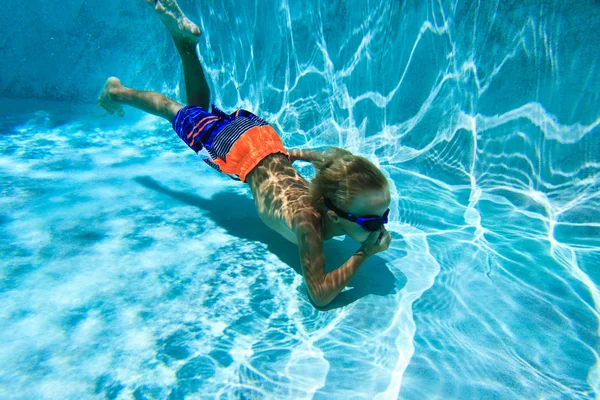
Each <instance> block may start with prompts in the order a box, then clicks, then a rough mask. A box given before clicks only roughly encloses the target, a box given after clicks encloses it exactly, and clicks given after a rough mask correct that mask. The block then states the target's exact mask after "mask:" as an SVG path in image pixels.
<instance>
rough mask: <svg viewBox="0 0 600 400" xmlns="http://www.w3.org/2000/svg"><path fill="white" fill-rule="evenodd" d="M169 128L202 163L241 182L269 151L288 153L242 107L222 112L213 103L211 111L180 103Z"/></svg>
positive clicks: (267, 128)
mask: <svg viewBox="0 0 600 400" xmlns="http://www.w3.org/2000/svg"><path fill="white" fill-rule="evenodd" d="M173 129H174V130H175V132H177V135H179V137H180V138H181V139H182V140H183V141H184V142H185V143H186V144H187V145H188V146H189V147H190V148H191V149H192V150H194V151H195V152H196V153H199V154H200V155H201V156H202V158H203V160H204V162H205V163H207V164H208V165H210V166H211V167H212V168H214V169H216V170H217V171H219V172H222V173H225V174H228V175H229V176H230V177H232V178H233V179H236V180H241V181H242V182H245V181H246V176H247V175H248V174H249V173H250V171H252V169H254V167H256V165H257V164H258V163H259V162H260V161H261V160H262V159H264V158H265V157H267V156H268V155H269V154H273V153H282V154H285V155H286V156H287V155H288V153H287V151H286V150H285V147H284V146H283V143H282V142H281V138H280V137H279V135H278V134H277V132H276V131H275V130H274V129H273V128H272V127H271V126H270V125H269V124H268V123H267V122H266V121H265V120H263V119H261V118H259V117H257V116H256V115H254V114H252V113H251V112H250V111H246V110H237V111H236V112H234V113H232V114H226V113H224V112H223V111H221V110H220V109H218V108H217V107H216V106H215V105H214V104H213V106H212V112H208V111H207V110H206V109H204V108H202V107H200V106H189V107H183V108H182V109H180V110H179V111H178V112H177V114H176V115H175V118H174V119H173Z"/></svg>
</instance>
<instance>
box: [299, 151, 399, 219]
mask: <svg viewBox="0 0 600 400" xmlns="http://www.w3.org/2000/svg"><path fill="white" fill-rule="evenodd" d="M312 164H313V165H314V167H315V168H316V170H317V174H316V175H315V177H314V178H313V180H312V181H311V183H310V198H311V201H312V202H313V203H314V202H316V201H317V200H319V199H320V198H321V197H324V196H325V197H327V198H329V199H330V200H331V201H332V202H333V203H334V204H335V205H336V206H337V207H339V208H341V209H343V210H346V209H348V207H350V204H351V203H352V201H353V200H354V199H355V198H356V197H357V196H358V195H359V194H361V193H363V192H365V191H369V190H374V191H377V190H384V189H387V188H388V187H389V186H388V181H387V179H386V177H385V175H383V173H382V172H381V171H380V170H379V168H377V167H376V166H375V164H373V163H372V162H371V161H369V160H367V159H366V158H364V157H361V156H356V155H354V154H352V153H351V152H349V151H348V150H344V149H340V148H339V147H328V148H327V150H326V151H324V152H323V153H322V154H321V157H320V159H319V160H315V161H312Z"/></svg>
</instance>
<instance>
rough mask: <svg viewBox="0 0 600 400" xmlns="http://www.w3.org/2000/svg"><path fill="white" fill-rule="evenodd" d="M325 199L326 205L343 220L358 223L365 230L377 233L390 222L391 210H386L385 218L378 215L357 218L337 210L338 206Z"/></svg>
mask: <svg viewBox="0 0 600 400" xmlns="http://www.w3.org/2000/svg"><path fill="white" fill-rule="evenodd" d="M324 199H325V205H326V206H327V208H329V209H330V210H331V211H333V212H335V213H336V214H337V215H338V216H340V217H341V218H344V219H347V220H348V221H352V222H356V223H357V224H358V225H360V226H361V227H362V228H363V229H365V230H367V231H370V232H375V231H377V230H379V228H381V227H382V226H383V224H387V222H388V215H389V213H390V209H389V208H388V209H387V210H386V212H384V213H383V216H381V217H379V216H377V215H366V216H364V217H355V216H354V215H352V214H350V213H347V212H344V211H342V210H340V209H339V208H337V207H336V206H334V205H333V203H332V202H331V200H329V199H328V198H327V197H324Z"/></svg>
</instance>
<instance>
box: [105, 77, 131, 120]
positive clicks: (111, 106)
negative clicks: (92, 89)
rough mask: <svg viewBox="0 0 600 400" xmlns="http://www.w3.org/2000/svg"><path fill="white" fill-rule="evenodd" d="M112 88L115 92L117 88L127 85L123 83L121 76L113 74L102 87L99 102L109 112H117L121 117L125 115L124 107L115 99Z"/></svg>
mask: <svg viewBox="0 0 600 400" xmlns="http://www.w3.org/2000/svg"><path fill="white" fill-rule="evenodd" d="M111 89H112V90H113V92H114V90H115V89H125V86H123V85H121V81H120V80H119V78H115V77H114V76H111V77H110V78H108V79H107V80H106V83H105V84H104V87H103V88H102V92H101V93H100V97H99V98H98V104H99V105H100V106H101V107H102V108H104V109H105V110H106V111H108V112H109V113H111V114H114V113H117V115H118V116H119V117H123V116H125V113H124V112H123V107H121V105H120V104H119V103H117V102H116V101H115V99H114V97H113V95H112V94H111Z"/></svg>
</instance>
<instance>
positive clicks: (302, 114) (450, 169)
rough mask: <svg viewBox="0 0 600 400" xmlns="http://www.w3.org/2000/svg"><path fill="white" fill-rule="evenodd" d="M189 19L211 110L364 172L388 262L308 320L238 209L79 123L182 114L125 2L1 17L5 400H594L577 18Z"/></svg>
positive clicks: (595, 193) (287, 14)
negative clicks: (154, 112)
mask: <svg viewBox="0 0 600 400" xmlns="http://www.w3.org/2000/svg"><path fill="white" fill-rule="evenodd" d="M203 3H207V4H201V5H198V4H194V2H192V1H187V2H183V1H182V2H180V4H181V5H182V7H183V8H184V10H185V11H186V12H188V13H189V15H190V17H191V18H192V19H194V20H195V21H197V22H198V23H199V24H200V25H201V27H202V28H203V30H204V41H201V43H200V48H201V49H200V52H199V55H200V58H201V60H202V62H203V64H204V65H205V67H206V72H207V74H208V75H209V76H210V79H211V83H212V88H213V93H215V96H214V98H213V102H214V103H216V104H218V105H220V106H222V107H223V108H225V109H235V108H237V107H243V108H245V109H248V110H251V111H255V112H257V113H259V114H260V115H261V116H262V117H263V118H265V119H267V120H268V121H269V122H271V123H272V124H273V126H275V127H276V129H277V130H278V131H279V132H280V133H281V135H282V137H283V140H284V143H285V144H286V146H288V147H319V146H325V145H336V146H341V147H344V148H347V149H349V150H351V151H353V152H356V153H359V154H362V155H364V156H366V157H368V158H369V159H371V160H372V161H374V162H376V163H377V164H378V165H379V166H380V167H381V169H382V170H383V171H384V172H385V173H386V175H387V176H388V177H389V179H390V182H391V183H392V184H393V185H392V194H393V201H392V212H391V215H390V217H391V222H390V224H389V229H390V231H391V232H392V233H393V235H394V241H393V242H392V246H391V248H390V249H389V250H388V251H386V252H384V253H380V254H378V255H377V256H375V257H373V258H371V259H369V260H368V261H367V262H366V263H365V264H364V265H363V266H362V267H361V269H360V270H359V272H358V274H357V275H356V276H355V278H354V279H353V281H352V283H351V284H350V285H349V290H347V291H345V292H344V293H342V294H341V295H340V297H339V298H338V299H337V300H336V301H335V302H334V304H333V305H332V307H331V309H330V310H329V311H327V312H322V311H318V310H316V309H315V308H314V307H312V306H311V305H310V303H309V302H308V299H307V294H306V290H305V289H304V285H303V283H302V276H301V275H299V274H298V273H297V272H296V270H298V268H299V259H298V254H297V248H296V247H295V246H293V245H291V244H289V243H287V242H286V241H285V240H284V239H282V238H279V237H277V236H276V234H275V233H273V232H272V231H270V230H269V229H268V228H267V227H265V226H264V225H262V223H261V221H260V220H259V218H258V216H257V215H256V211H255V209H254V205H253V203H252V200H251V197H250V193H249V190H248V188H247V187H246V186H245V185H242V184H240V183H238V182H235V181H232V180H230V179H228V178H227V177H224V176H221V175H219V174H217V173H216V172H214V171H213V170H211V169H210V168H208V167H207V166H206V165H204V163H202V162H201V161H200V160H199V159H198V157H197V156H196V155H195V154H194V153H193V152H191V151H190V150H189V149H188V148H187V147H186V146H185V144H184V143H182V142H181V141H180V140H179V139H178V138H177V136H176V135H175V134H174V133H173V132H172V131H171V128H170V126H169V124H168V123H167V122H164V121H161V120H159V119H158V118H154V117H148V116H144V115H143V114H141V113H138V112H136V111H134V110H132V109H130V108H129V109H126V113H127V115H126V117H125V118H124V119H117V118H116V117H114V116H109V115H106V114H105V113H104V112H103V110H102V109H100V108H99V107H97V106H96V104H95V101H96V96H97V93H98V91H99V89H100V88H101V86H102V83H103V82H104V80H105V79H106V78H107V77H108V76H110V75H116V76H118V77H120V78H121V79H122V80H123V82H124V83H127V84H129V85H131V86H134V87H138V88H140V89H147V90H157V91H161V92H164V93H166V94H168V95H170V96H172V97H177V96H179V95H180V93H181V91H182V87H181V79H180V78H181V68H180V65H179V63H178V59H177V57H176V53H175V51H174V48H173V46H172V44H171V42H170V39H169V38H168V36H167V34H166V32H165V31H164V30H163V28H162V26H160V23H158V21H157V20H156V18H155V16H154V15H152V12H151V11H149V10H148V9H147V7H146V6H145V5H144V4H143V2H126V1H113V2H99V1H87V2H81V1H73V2H69V3H65V4H64V5H63V8H62V9H61V10H60V12H59V11H57V10H56V9H55V7H54V5H52V4H51V3H43V2H40V3H37V4H26V5H23V4H20V3H19V4H17V2H9V4H8V5H7V6H6V10H5V11H6V14H7V15H12V16H13V19H12V21H11V22H10V23H8V24H6V26H5V27H3V28H2V29H3V30H4V29H6V34H5V35H3V36H4V39H2V40H3V42H0V49H2V52H3V53H4V54H5V55H6V56H5V57H0V70H2V71H3V74H2V76H1V77H0V94H1V95H2V96H3V98H2V100H1V101H0V128H1V130H0V132H1V134H2V136H1V139H0V140H1V141H0V189H1V197H0V254H1V267H0V304H2V307H1V308H0V310H1V311H0V313H1V314H0V328H1V329H0V343H1V346H0V397H2V398H23V399H30V398H90V397H91V398H93V397H99V398H104V397H108V398H132V397H133V398H183V397H186V398H212V397H224V398H365V399H372V398H378V399H388V398H402V399H422V398H461V399H464V398H507V399H508V398H511V399H512V398H594V397H596V396H598V393H599V391H600V387H599V386H600V375H599V371H598V329H599V328H598V312H599V307H600V305H599V301H600V296H599V293H598V281H599V279H600V273H599V272H598V266H599V265H600V239H598V238H599V237H600V213H598V209H599V206H600V194H599V193H600V192H599V189H600V183H599V182H600V178H599V176H598V172H599V169H600V155H599V154H600V153H599V150H600V149H599V147H600V128H599V126H598V124H599V122H600V116H599V113H598V110H599V107H598V106H599V103H600V102H599V93H600V78H598V76H600V74H599V73H598V72H599V71H598V63H599V62H600V54H599V53H598V51H597V46H596V43H598V42H599V40H600V37H599V36H600V34H599V33H598V32H600V6H599V5H598V3H597V2H594V1H587V2H586V1H578V2H575V1H566V2H559V1H541V0H540V1H529V2H516V1H514V2H513V1H508V2H507V1H502V2H488V3H474V2H465V1H457V2H448V1H440V2H427V3H425V2H419V1H406V2H400V1H397V2H395V1H393V2H384V1H337V0H336V1H327V2H325V1H323V2H317V1H311V2H300V1H293V2H285V1H284V2H272V1H265V2H256V3H250V2H248V3H244V4H242V3H241V2H231V1H229V2H226V1H207V2H203ZM29 22H31V24H30V23H29ZM24 26H29V27H30V28H29V29H28V30H24V28H23V27H24ZM9 38H17V39H10V40H9ZM31 43H35V46H32V44H31ZM298 168H299V170H300V171H301V172H303V173H305V174H307V175H309V176H310V174H311V173H312V170H311V168H310V167H309V166H308V165H306V164H299V165H298ZM356 248H357V244H356V243H353V242H351V241H349V240H346V241H335V240H332V241H330V242H328V243H327V244H326V248H325V250H326V256H327V268H328V269H329V270H331V269H333V268H336V267H337V266H339V265H340V264H341V263H343V262H345V261H346V260H347V258H348V257H349V256H350V255H351V254H352V253H353V252H354V251H355V250H356Z"/></svg>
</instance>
